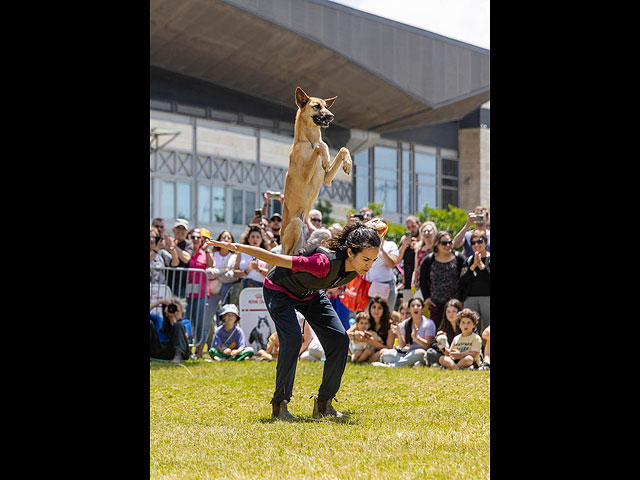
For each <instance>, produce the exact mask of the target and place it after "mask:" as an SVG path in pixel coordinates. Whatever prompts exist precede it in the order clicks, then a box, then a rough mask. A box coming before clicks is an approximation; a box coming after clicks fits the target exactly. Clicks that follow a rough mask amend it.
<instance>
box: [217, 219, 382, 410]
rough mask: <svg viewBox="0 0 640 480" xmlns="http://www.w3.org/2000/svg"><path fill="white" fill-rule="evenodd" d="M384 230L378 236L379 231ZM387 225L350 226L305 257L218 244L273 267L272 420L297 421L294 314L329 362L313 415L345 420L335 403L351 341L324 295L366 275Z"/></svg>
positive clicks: (269, 296)
mask: <svg viewBox="0 0 640 480" xmlns="http://www.w3.org/2000/svg"><path fill="white" fill-rule="evenodd" d="M376 227H377V228H380V232H381V233H380V234H379V233H378V231H379V230H378V229H377V228H376ZM386 228H387V226H386V225H384V224H381V222H378V223H372V224H371V225H369V224H366V225H365V224H362V223H360V222H356V223H354V224H351V225H347V226H346V227H345V228H344V229H343V230H342V232H340V233H336V234H334V235H333V236H332V237H331V238H330V239H328V240H327V241H325V242H323V244H321V245H320V246H318V247H316V248H314V249H312V250H307V251H305V252H304V254H303V255H300V256H290V255H281V254H277V253H273V252H270V251H267V250H263V249H261V248H258V247H255V246H252V245H244V244H239V243H228V242H218V241H215V240H212V241H211V242H209V244H210V245H215V246H221V247H224V248H227V249H229V250H231V251H234V252H237V251H239V252H242V253H246V254H248V255H253V256H255V257H256V258H258V259H260V260H264V261H265V262H267V263H268V264H270V265H274V266H275V268H273V269H272V270H271V271H270V272H269V274H268V275H267V277H266V278H265V280H264V285H263V288H262V292H263V295H264V302H265V305H266V307H267V310H268V311H269V314H270V315H271V319H272V320H273V323H274V324H275V326H276V331H277V332H278V339H279V341H280V350H279V353H278V363H277V365H276V388H275V391H274V394H273V397H272V399H271V402H270V403H271V405H272V412H271V417H272V418H279V419H283V420H291V419H293V418H294V417H293V415H291V413H289V411H288V410H287V404H288V403H289V401H290V400H291V396H292V394H293V383H294V379H295V374H296V365H297V363H298V354H299V353H300V346H301V345H302V333H301V331H300V325H299V324H298V318H297V315H296V310H297V311H299V312H300V313H301V314H302V315H303V316H304V318H305V319H306V321H307V322H309V325H311V328H312V329H313V330H314V332H315V333H316V335H317V337H318V340H319V341H320V343H321V345H322V348H323V350H324V352H325V356H326V360H325V364H324V372H323V374H322V383H321V385H320V388H319V390H318V395H317V396H314V405H313V416H314V418H318V417H323V416H334V417H343V416H344V415H343V414H342V413H340V412H338V411H336V410H335V409H334V408H333V407H332V406H331V402H332V400H333V399H334V397H335V395H336V393H337V391H338V389H339V388H340V383H341V381H342V374H343V373H344V369H345V366H346V363H347V353H348V350H349V336H348V335H347V333H346V331H345V328H344V326H343V325H342V322H341V321H340V318H339V317H338V315H337V314H336V311H335V310H334V308H333V306H332V304H331V302H330V301H329V299H328V298H327V295H326V293H325V290H326V289H331V288H335V287H339V286H341V285H346V284H347V283H349V282H350V281H351V280H353V279H354V278H355V277H356V276H357V275H364V274H366V273H367V272H368V271H369V269H370V268H371V266H372V265H373V262H374V261H375V260H376V258H377V257H378V250H379V248H380V244H381V241H382V240H381V236H382V235H384V233H386Z"/></svg>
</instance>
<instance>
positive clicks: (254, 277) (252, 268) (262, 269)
mask: <svg viewBox="0 0 640 480" xmlns="http://www.w3.org/2000/svg"><path fill="white" fill-rule="evenodd" d="M240 243H242V244H245V245H252V246H254V247H260V248H262V249H264V250H267V247H266V244H265V241H264V235H263V233H262V228H260V227H259V226H257V225H249V227H248V228H247V229H246V230H245V231H244V233H243V234H242V236H241V237H240ZM269 270H270V268H269V265H268V264H267V263H266V262H264V261H262V260H258V259H256V258H255V257H252V256H251V255H247V254H246V253H242V252H238V254H237V256H236V264H235V266H234V275H235V276H236V277H238V278H242V279H243V288H247V287H262V284H263V282H264V279H265V278H266V276H267V273H269Z"/></svg>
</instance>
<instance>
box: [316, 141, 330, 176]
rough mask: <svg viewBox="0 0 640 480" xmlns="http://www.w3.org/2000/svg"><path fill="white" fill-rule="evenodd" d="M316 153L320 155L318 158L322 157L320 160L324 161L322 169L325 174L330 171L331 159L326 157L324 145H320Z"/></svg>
mask: <svg viewBox="0 0 640 480" xmlns="http://www.w3.org/2000/svg"><path fill="white" fill-rule="evenodd" d="M316 151H317V153H318V156H320V158H321V159H322V168H323V169H324V171H325V172H328V171H329V167H330V164H329V157H328V156H327V155H326V152H325V151H324V148H323V146H322V145H318V146H317V147H316Z"/></svg>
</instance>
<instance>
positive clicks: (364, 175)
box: [353, 149, 369, 210]
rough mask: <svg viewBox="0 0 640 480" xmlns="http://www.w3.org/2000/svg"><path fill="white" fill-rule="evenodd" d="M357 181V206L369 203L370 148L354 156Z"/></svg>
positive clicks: (355, 178) (358, 207)
mask: <svg viewBox="0 0 640 480" xmlns="http://www.w3.org/2000/svg"><path fill="white" fill-rule="evenodd" d="M353 163H354V165H355V168H354V181H355V188H356V194H355V202H356V204H355V208H356V210H358V209H360V207H364V206H365V205H368V204H369V150H368V149H367V150H363V151H362V152H359V153H357V154H356V155H355V156H354V157H353Z"/></svg>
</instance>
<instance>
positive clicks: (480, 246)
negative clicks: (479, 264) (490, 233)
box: [471, 237, 487, 254]
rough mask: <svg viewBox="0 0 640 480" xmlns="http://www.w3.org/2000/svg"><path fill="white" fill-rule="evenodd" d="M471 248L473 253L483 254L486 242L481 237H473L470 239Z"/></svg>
mask: <svg viewBox="0 0 640 480" xmlns="http://www.w3.org/2000/svg"><path fill="white" fill-rule="evenodd" d="M471 248H473V251H474V253H475V252H480V254H483V253H484V252H485V251H486V250H487V244H486V242H485V241H484V238H482V237H475V238H473V239H472V240H471Z"/></svg>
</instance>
